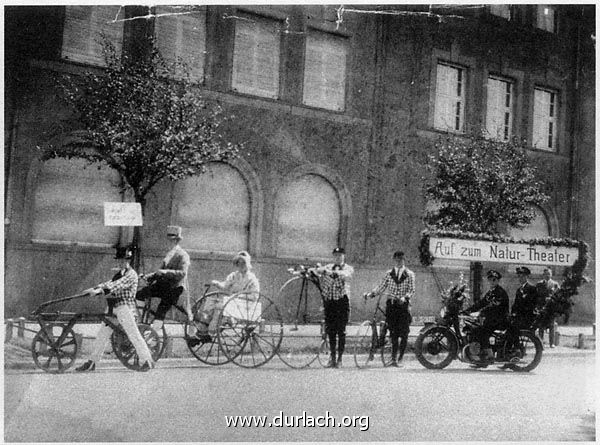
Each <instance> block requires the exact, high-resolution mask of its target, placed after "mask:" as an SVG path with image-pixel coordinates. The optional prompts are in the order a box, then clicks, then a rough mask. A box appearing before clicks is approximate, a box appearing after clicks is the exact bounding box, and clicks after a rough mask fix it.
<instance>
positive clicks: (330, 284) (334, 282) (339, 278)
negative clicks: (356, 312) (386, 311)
mask: <svg viewBox="0 0 600 445" xmlns="http://www.w3.org/2000/svg"><path fill="white" fill-rule="evenodd" d="M332 254H333V258H334V262H333V263H330V264H327V265H326V266H322V267H318V268H317V269H316V273H317V274H319V275H320V277H321V278H320V282H321V295H322V296H323V308H324V311H325V332H326V333H327V337H328V338H329V352H330V358H329V362H328V363H327V367H328V368H339V367H341V366H342V355H343V354H344V348H345V346H346V325H347V324H348V318H349V317H350V300H349V298H350V280H351V279H352V274H354V268H353V267H352V266H350V265H349V264H346V261H345V254H346V252H345V251H344V249H343V248H342V247H336V248H335V249H333V253H332ZM336 340H337V341H336ZM336 346H337V355H336Z"/></svg>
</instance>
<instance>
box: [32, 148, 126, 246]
mask: <svg viewBox="0 0 600 445" xmlns="http://www.w3.org/2000/svg"><path fill="white" fill-rule="evenodd" d="M98 166H99V165H98V164H94V165H89V164H88V163H87V162H86V161H84V160H82V159H71V160H66V159H52V160H50V161H46V162H44V163H43V164H42V167H41V170H40V173H39V175H38V178H37V187H36V191H35V195H34V218H33V239H34V240H38V241H39V240H43V241H62V242H77V243H92V244H108V245H114V244H116V242H117V241H118V237H119V228H118V227H107V226H104V202H120V201H121V200H122V199H121V194H120V188H119V184H120V178H119V174H118V173H117V172H116V171H115V170H113V169H110V168H108V167H106V166H105V167H103V168H102V169H101V170H100V171H98Z"/></svg>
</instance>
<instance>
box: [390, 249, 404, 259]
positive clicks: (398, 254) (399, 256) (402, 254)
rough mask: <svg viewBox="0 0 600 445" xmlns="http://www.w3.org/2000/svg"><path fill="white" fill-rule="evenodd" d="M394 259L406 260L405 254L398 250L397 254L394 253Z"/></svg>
mask: <svg viewBox="0 0 600 445" xmlns="http://www.w3.org/2000/svg"><path fill="white" fill-rule="evenodd" d="M392 258H393V259H396V258H404V252H402V251H401V250H397V251H396V252H394V256H393V257H392Z"/></svg>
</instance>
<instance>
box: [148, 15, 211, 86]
mask: <svg viewBox="0 0 600 445" xmlns="http://www.w3.org/2000/svg"><path fill="white" fill-rule="evenodd" d="M171 11H172V10H171V9H169V8H167V7H161V8H157V10H156V12H157V15H158V17H157V18H156V25H155V33H156V43H157V47H158V49H159V51H160V53H161V54H162V55H163V57H164V58H165V59H166V60H167V61H168V62H171V63H173V62H176V61H177V60H178V59H180V60H181V61H182V62H184V63H185V65H186V66H187V69H188V71H189V75H190V78H191V80H194V81H197V82H202V81H203V80H204V60H205V50H206V9H205V8H204V9H202V10H199V11H194V13H192V14H186V15H171V16H170V15H163V16H161V15H160V14H167V13H169V12H171ZM180 76H183V71H182V70H178V71H177V73H176V76H175V77H180Z"/></svg>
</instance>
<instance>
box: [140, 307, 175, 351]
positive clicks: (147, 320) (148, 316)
mask: <svg viewBox="0 0 600 445" xmlns="http://www.w3.org/2000/svg"><path fill="white" fill-rule="evenodd" d="M150 300H151V299H148V300H146V304H145V305H144V307H143V309H142V313H141V317H140V323H138V325H140V326H141V325H151V324H152V322H153V321H154V317H155V316H156V312H155V309H153V308H152V306H151V301H150ZM156 333H157V334H158V342H159V350H158V355H157V356H156V357H155V358H154V360H155V361H156V360H158V359H159V358H161V357H162V355H163V354H164V352H165V349H166V348H167V339H168V338H169V337H168V335H167V329H166V328H165V323H164V322H163V324H162V326H161V329H160V331H158V332H156Z"/></svg>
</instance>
